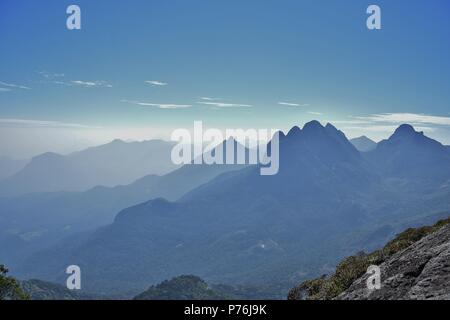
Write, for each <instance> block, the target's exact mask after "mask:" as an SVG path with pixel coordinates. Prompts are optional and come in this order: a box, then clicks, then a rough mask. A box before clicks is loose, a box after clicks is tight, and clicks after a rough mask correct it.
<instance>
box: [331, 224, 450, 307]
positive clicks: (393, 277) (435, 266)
mask: <svg viewBox="0 0 450 320" xmlns="http://www.w3.org/2000/svg"><path fill="white" fill-rule="evenodd" d="M380 269H381V289H379V290H369V289H367V285H366V281H367V279H368V277H369V275H368V274H366V275H364V276H363V277H361V278H359V279H358V280H356V281H355V282H354V283H353V284H352V285H351V286H350V288H349V289H348V290H346V291H345V292H343V293H342V294H341V295H339V296H338V297H337V299H339V300H428V299H439V300H450V225H446V226H444V227H442V228H441V229H439V230H438V231H436V232H434V233H432V234H430V235H428V236H426V237H425V238H423V239H422V240H420V241H418V242H416V243H415V244H413V245H411V246H410V247H408V248H406V249H405V250H403V251H400V252H398V253H396V254H395V255H393V256H392V257H391V258H390V259H389V260H387V261H386V262H384V263H383V264H382V265H380Z"/></svg>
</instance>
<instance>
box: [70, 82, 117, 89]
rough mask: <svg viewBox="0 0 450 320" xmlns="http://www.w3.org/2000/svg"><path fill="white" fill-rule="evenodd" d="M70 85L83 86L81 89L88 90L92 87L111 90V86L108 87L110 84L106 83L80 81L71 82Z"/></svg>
mask: <svg viewBox="0 0 450 320" xmlns="http://www.w3.org/2000/svg"><path fill="white" fill-rule="evenodd" d="M71 83H72V84H74V85H77V86H83V87H88V88H93V87H107V88H112V85H110V84H109V83H107V82H106V81H82V80H72V81H71Z"/></svg>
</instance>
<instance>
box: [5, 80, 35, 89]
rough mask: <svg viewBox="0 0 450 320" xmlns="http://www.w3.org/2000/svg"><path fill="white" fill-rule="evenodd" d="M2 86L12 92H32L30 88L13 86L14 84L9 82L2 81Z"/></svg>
mask: <svg viewBox="0 0 450 320" xmlns="http://www.w3.org/2000/svg"><path fill="white" fill-rule="evenodd" d="M0 86H3V87H7V89H8V88H9V89H10V90H12V89H23V90H31V88H30V87H26V86H21V85H18V84H13V83H7V82H3V81H0Z"/></svg>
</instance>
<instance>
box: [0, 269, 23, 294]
mask: <svg viewBox="0 0 450 320" xmlns="http://www.w3.org/2000/svg"><path fill="white" fill-rule="evenodd" d="M7 273H8V269H6V267H5V266H4V265H2V264H0V300H26V299H28V296H27V295H26V294H25V293H24V292H23V291H22V289H21V288H20V285H19V283H18V282H17V281H16V279H14V278H11V277H8V276H6V274H7Z"/></svg>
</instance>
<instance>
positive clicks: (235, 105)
mask: <svg viewBox="0 0 450 320" xmlns="http://www.w3.org/2000/svg"><path fill="white" fill-rule="evenodd" d="M197 103H199V104H203V105H207V106H212V107H217V108H251V107H253V106H252V105H250V104H239V103H225V102H203V101H201V102H197Z"/></svg>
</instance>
